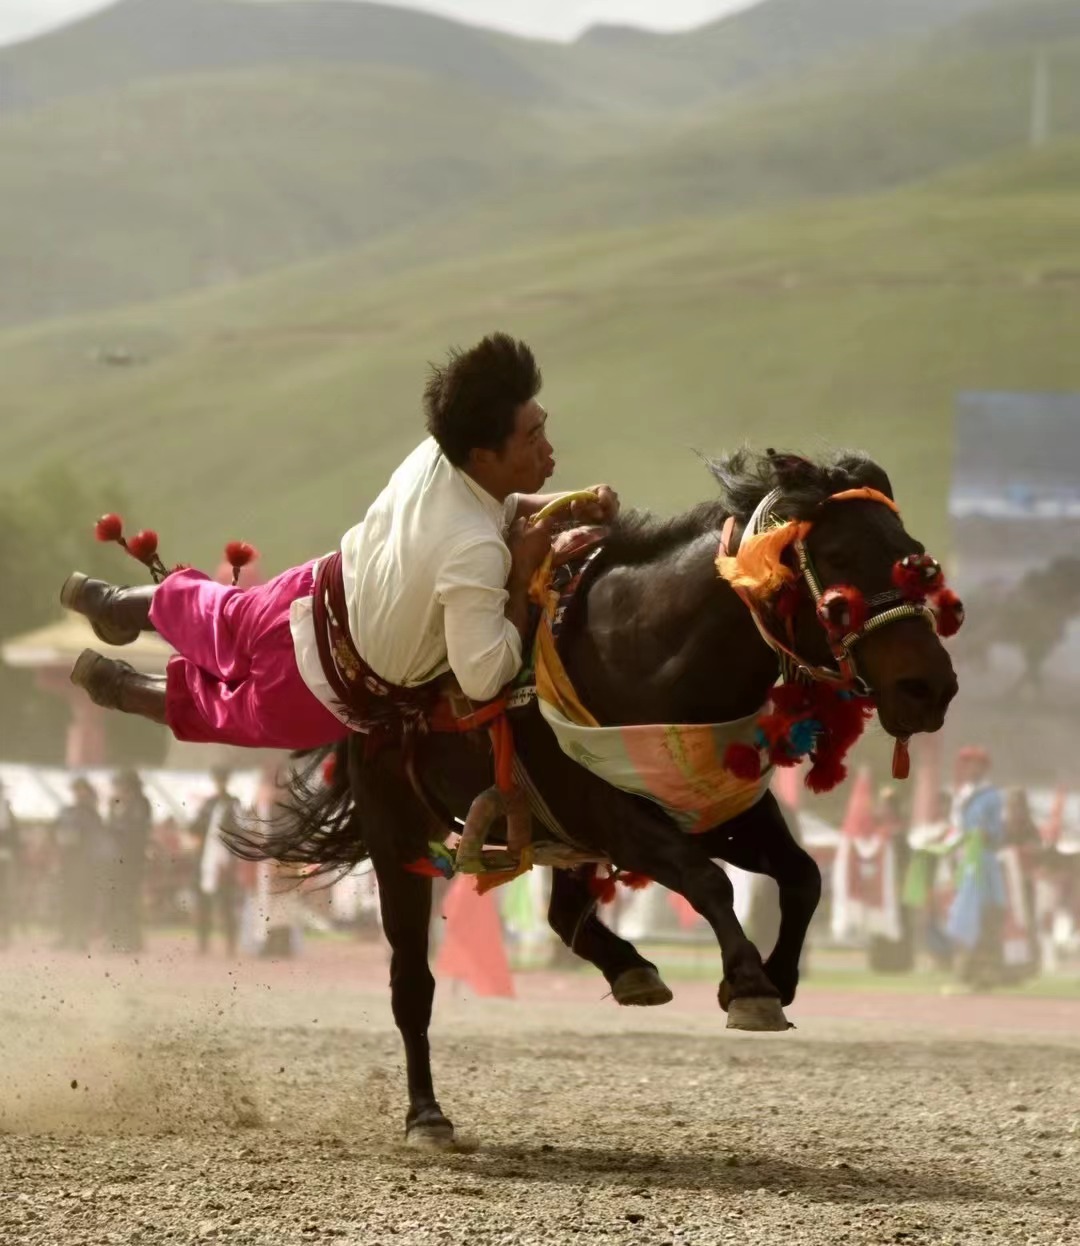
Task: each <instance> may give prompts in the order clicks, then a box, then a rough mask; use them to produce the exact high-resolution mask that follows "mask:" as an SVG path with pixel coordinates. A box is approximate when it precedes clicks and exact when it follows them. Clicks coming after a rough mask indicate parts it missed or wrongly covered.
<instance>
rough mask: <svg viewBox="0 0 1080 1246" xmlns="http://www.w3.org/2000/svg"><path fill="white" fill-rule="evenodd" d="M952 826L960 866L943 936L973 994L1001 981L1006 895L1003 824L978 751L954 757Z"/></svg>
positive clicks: (984, 755) (984, 757) (986, 757)
mask: <svg viewBox="0 0 1080 1246" xmlns="http://www.w3.org/2000/svg"><path fill="white" fill-rule="evenodd" d="M952 822H953V825H954V826H955V827H956V828H957V830H958V831H959V832H960V835H961V841H960V849H959V857H960V861H959V870H958V882H957V890H956V897H955V898H954V900H953V903H952V907H951V908H950V910H949V916H948V920H947V922H946V933H947V934H948V936H949V938H950V939H951V940H952V941H953V943H954V944H955V945H956V946H957V947H958V948H959V949H960V953H961V960H960V966H959V970H960V977H961V979H962V980H963V981H964V982H965V983H967V985H969V986H972V987H975V988H976V989H978V988H980V987H990V986H995V985H997V984H998V983H999V982H1000V981H1001V976H1002V934H1003V929H1004V925H1005V906H1006V895H1005V876H1004V874H1003V872H1002V868H1001V861H1000V860H999V858H998V851H999V849H1000V848H1001V846H1002V843H1003V842H1004V836H1005V818H1004V805H1003V802H1002V799H1001V792H1000V790H999V789H998V788H997V787H996V786H995V785H994V784H993V783H992V782H991V781H990V754H989V753H988V752H987V751H986V749H984V748H977V747H969V748H962V749H961V750H960V752H959V753H958V754H957V760H956V793H955V797H954V800H953V815H952Z"/></svg>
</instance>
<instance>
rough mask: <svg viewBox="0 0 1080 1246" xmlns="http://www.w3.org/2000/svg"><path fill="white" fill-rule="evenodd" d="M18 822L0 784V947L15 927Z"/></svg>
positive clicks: (20, 852)
mask: <svg viewBox="0 0 1080 1246" xmlns="http://www.w3.org/2000/svg"><path fill="white" fill-rule="evenodd" d="M21 849H22V845H21V842H20V835H19V824H18V822H16V821H15V815H14V814H13V813H12V812H11V806H10V805H9V804H8V802H7V797H6V796H5V795H4V789H3V787H2V786H0V948H5V947H7V946H8V944H9V943H10V942H11V935H12V931H13V929H14V927H15V916H16V915H15V896H16V894H17V893H16V888H15V875H16V871H17V870H18V868H19V865H20V863H21V859H22V851H21Z"/></svg>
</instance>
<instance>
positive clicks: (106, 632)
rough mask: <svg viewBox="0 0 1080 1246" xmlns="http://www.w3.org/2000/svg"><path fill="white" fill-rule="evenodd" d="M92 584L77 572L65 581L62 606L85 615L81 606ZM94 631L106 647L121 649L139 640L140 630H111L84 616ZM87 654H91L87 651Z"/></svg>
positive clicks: (62, 589)
mask: <svg viewBox="0 0 1080 1246" xmlns="http://www.w3.org/2000/svg"><path fill="white" fill-rule="evenodd" d="M89 582H90V577H89V576H87V575H83V573H82V572H81V571H75V572H73V573H72V574H71V575H69V576H68V578H67V579H66V580H65V581H64V584H63V587H62V588H61V589H60V604H61V605H62V606H63V607H64V609H65V610H73V611H74V612H75V613H76V614H83V611H82V608H81V606H80V604H79V603H80V601H81V600H82V595H83V590H84V589H85V587H86V585H87V584H88V583H89ZM83 617H84V618H86V619H87V621H88V622H89V624H90V627H91V628H92V629H93V632H94V635H95V636H96V637H97V638H98V640H100V641H102V642H103V643H104V644H106V645H113V646H114V647H116V648H120V647H122V646H123V645H130V644H131V643H132V642H133V641H136V640H138V638H139V633H138V630H135V631H124V630H123V628H115V629H114V628H111V627H109V625H108V624H107V623H99V622H97V621H96V620H94V619H91V618H89V616H88V615H83ZM87 652H88V653H89V652H91V651H90V650H87ZM76 665H78V663H76Z"/></svg>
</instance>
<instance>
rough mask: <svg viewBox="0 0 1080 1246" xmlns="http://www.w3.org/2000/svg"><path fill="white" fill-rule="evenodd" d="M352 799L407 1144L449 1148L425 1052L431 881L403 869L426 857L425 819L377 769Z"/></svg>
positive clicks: (402, 784) (407, 792) (389, 774)
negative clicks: (377, 913)
mask: <svg viewBox="0 0 1080 1246" xmlns="http://www.w3.org/2000/svg"><path fill="white" fill-rule="evenodd" d="M382 760H383V759H380V762H381V761H382ZM356 798H357V802H358V803H360V804H362V807H363V809H364V828H365V838H366V840H367V845H368V849H369V851H370V853H371V860H372V863H373V865H374V866H375V875H376V878H377V879H378V883H379V906H380V908H381V911H382V922H383V931H384V933H385V934H386V938H387V940H388V941H389V943H390V948H391V957H390V1000H391V1006H392V1008H393V1013H394V1021H395V1022H396V1024H397V1027H398V1030H399V1031H400V1032H401V1038H402V1041H403V1043H404V1044H405V1068H406V1074H407V1077H408V1084H409V1111H408V1115H407V1116H406V1118H405V1134H406V1138H407V1139H408V1140H409V1141H410V1142H413V1143H416V1144H417V1145H432V1146H448V1145H449V1144H450V1143H451V1142H452V1141H453V1138H454V1127H453V1125H452V1124H451V1123H450V1121H449V1120H447V1118H446V1117H445V1116H444V1115H443V1112H442V1109H441V1108H440V1107H439V1104H438V1101H437V1100H436V1098H435V1089H434V1085H433V1083H432V1078H431V1049H430V1046H429V1044H428V1028H429V1026H430V1024H431V1005H432V1001H433V1000H434V997H435V979H434V977H433V976H432V973H431V969H430V968H429V966H428V929H429V924H430V920H431V879H430V878H425V877H423V876H421V875H417V874H411V873H409V872H408V871H407V870H406V869H405V868H404V867H405V864H406V863H407V862H408V861H409V860H416V859H417V858H418V857H421V856H423V855H424V854H425V852H426V846H427V830H428V821H429V819H428V815H427V813H426V811H425V810H424V809H423V807H422V806H420V803H419V801H417V799H416V797H415V795H414V794H413V791H412V789H411V788H410V787H409V785H408V782H407V781H406V780H405V779H404V778H403V777H402V776H400V775H398V774H396V773H394V772H393V771H390V770H388V769H386V768H384V766H383V765H381V764H379V762H376V763H373V764H372V765H370V766H369V767H368V768H366V769H365V771H364V772H363V773H362V775H361V776H360V779H359V782H358V784H357V791H356Z"/></svg>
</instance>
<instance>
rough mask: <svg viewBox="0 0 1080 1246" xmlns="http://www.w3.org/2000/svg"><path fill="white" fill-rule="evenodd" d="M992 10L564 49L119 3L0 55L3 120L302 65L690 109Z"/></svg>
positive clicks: (180, 2)
mask: <svg viewBox="0 0 1080 1246" xmlns="http://www.w3.org/2000/svg"><path fill="white" fill-rule="evenodd" d="M995 3H1001V0H765V2H764V3H762V4H760V5H757V6H755V7H753V8H750V9H747V10H744V11H742V12H739V13H736V14H734V15H732V16H730V17H727V18H724V19H721V20H720V21H717V22H715V23H712V24H711V25H708V26H705V27H703V28H701V29H700V30H696V31H692V32H690V33H687V34H678V35H664V34H655V33H651V32H646V31H636V30H629V29H623V28H610V27H596V28H594V29H592V30H590V31H587V32H586V33H585V35H583V36H582V38H581V39H580V40H579V41H578V42H577V43H576V44H572V45H563V44H554V43H545V42H543V41H539V40H527V39H517V38H513V37H511V36H507V35H502V34H497V33H495V32H493V31H487V30H482V29H479V28H476V27H470V26H465V25H462V24H460V23H457V22H454V21H450V20H447V19H444V18H440V17H437V16H434V15H432V14H428V13H419V12H414V11H410V10H408V9H401V8H390V7H387V6H385V5H379V4H369V3H364V4H359V3H353V2H344V0H319V2H318V3H313V2H312V0H299V2H293V3H286V2H281V0H278V2H276V3H273V4H252V3H245V2H244V0H122V2H121V3H119V4H117V5H115V6H114V7H112V8H108V9H105V10H103V11H101V12H99V13H96V14H93V15H91V16H90V17H87V18H86V19H84V20H83V21H80V22H77V23H74V24H73V25H70V26H67V27H64V28H63V29H61V30H59V31H55V32H53V33H50V34H48V35H45V36H43V37H41V38H39V39H36V40H31V41H29V42H27V43H24V44H19V45H17V46H15V47H13V48H10V49H7V50H6V51H5V52H2V53H0V110H7V111H11V110H12V109H14V108H17V107H30V106H37V105H40V104H44V103H48V102H49V101H51V100H55V99H59V98H63V97H66V96H72V95H85V94H92V93H96V92H101V91H112V90H115V89H117V88H120V87H124V86H126V85H129V84H131V83H134V82H140V81H145V80H147V79H152V78H158V77H161V76H165V75H179V76H185V75H190V74H197V73H209V72H220V71H222V70H233V69H256V68H267V67H283V66H299V65H303V66H312V65H351V66H378V67H383V68H387V67H389V68H397V69H409V70H415V71H417V72H420V73H424V74H432V75H435V76H438V77H445V78H449V79H451V80H454V81H457V82H461V83H466V84H467V85H468V86H469V87H470V88H471V89H473V90H478V91H486V92H489V93H491V94H493V95H497V96H501V97H504V98H507V99H510V100H514V101H517V102H529V103H535V104H545V105H558V106H562V107H567V106H570V107H577V106H582V105H587V106H589V107H600V108H607V109H615V110H618V111H628V110H629V111H637V110H641V109H643V108H644V109H649V108H657V107H688V106H692V105H695V104H697V103H700V102H702V101H704V100H708V99H710V98H713V97H715V96H716V95H719V94H723V93H726V92H729V91H732V90H737V89H739V88H741V87H744V86H747V85H750V84H753V83H757V82H762V81H767V80H771V79H775V78H777V77H780V76H785V75H790V74H793V73H797V72H800V71H802V70H804V69H808V68H812V67H814V66H818V65H821V64H824V63H827V62H828V61H829V60H830V59H832V58H835V57H837V56H844V55H848V54H850V53H852V52H857V51H862V50H865V49H867V48H869V47H872V46H875V45H877V46H881V45H883V44H885V43H887V42H889V41H892V40H897V39H906V38H911V37H914V36H918V35H920V34H926V33H929V32H931V31H933V30H936V29H939V28H942V27H945V26H947V25H949V24H950V23H952V22H955V21H957V20H958V19H960V18H963V17H965V16H967V15H968V14H970V13H973V12H978V11H980V10H983V9H986V8H988V7H990V6H991V5H993V4H995ZM1013 3H1014V4H1021V3H1023V0H1013Z"/></svg>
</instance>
